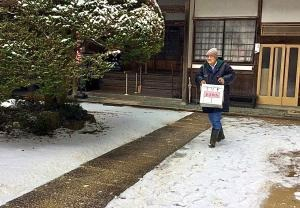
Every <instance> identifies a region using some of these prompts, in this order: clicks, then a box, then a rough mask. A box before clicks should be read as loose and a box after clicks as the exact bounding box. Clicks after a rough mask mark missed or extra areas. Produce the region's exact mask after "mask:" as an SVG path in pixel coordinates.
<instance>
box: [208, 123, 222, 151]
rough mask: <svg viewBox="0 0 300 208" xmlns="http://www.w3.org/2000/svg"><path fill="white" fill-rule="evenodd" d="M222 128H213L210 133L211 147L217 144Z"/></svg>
mask: <svg viewBox="0 0 300 208" xmlns="http://www.w3.org/2000/svg"><path fill="white" fill-rule="evenodd" d="M219 132H220V129H214V128H213V129H212V130H211V135H210V141H209V145H208V147H209V148H214V147H215V146H216V142H217V140H218V136H219Z"/></svg>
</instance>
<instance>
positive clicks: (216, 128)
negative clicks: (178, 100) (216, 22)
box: [196, 48, 235, 148]
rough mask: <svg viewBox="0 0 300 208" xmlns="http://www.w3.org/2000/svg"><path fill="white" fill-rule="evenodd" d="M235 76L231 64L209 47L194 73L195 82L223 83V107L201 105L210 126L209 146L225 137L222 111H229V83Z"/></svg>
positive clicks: (212, 146)
mask: <svg viewBox="0 0 300 208" xmlns="http://www.w3.org/2000/svg"><path fill="white" fill-rule="evenodd" d="M234 78H235V73H234V71H233V69H232V68H231V66H230V65H229V64H227V63H225V62H224V61H223V60H222V59H221V58H218V50H217V49H216V48H211V49H210V50H208V51H207V53H206V62H205V63H204V64H203V66H201V68H200V70H199V72H198V73H197V75H196V83H197V84H200V85H201V84H215V85H224V102H223V108H208V107H203V108H202V110H203V112H204V113H208V118H209V121H210V123H211V126H212V131H211V136H210V142H209V145H208V146H209V147H210V148H214V147H215V145H216V142H220V141H221V140H222V139H225V136H224V132H223V128H222V124H221V119H222V112H228V111H229V85H230V84H231V83H232V81H233V80H234Z"/></svg>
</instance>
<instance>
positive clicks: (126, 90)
mask: <svg viewBox="0 0 300 208" xmlns="http://www.w3.org/2000/svg"><path fill="white" fill-rule="evenodd" d="M125 95H128V75H127V72H125Z"/></svg>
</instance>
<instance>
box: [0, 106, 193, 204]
mask: <svg viewBox="0 0 300 208" xmlns="http://www.w3.org/2000/svg"><path fill="white" fill-rule="evenodd" d="M82 106H83V107H84V108H85V109H87V110H88V111H90V112H93V114H94V115H95V118H96V120H97V121H98V122H102V123H104V125H105V127H107V128H105V129H104V131H103V132H100V133H97V134H81V133H79V132H68V131H65V130H59V131H57V133H56V134H55V135H54V136H53V137H52V138H50V137H36V136H34V137H33V136H32V135H23V136H22V138H8V137H7V136H5V135H4V134H3V133H1V132H0V205H2V204H5V203H6V202H8V201H10V200H12V199H14V198H16V197H18V196H21V195H23V194H25V193H27V192H29V191H31V190H33V189H34V188H36V187H38V186H40V185H42V184H45V183H46V182H48V181H50V180H52V179H54V178H57V177H58V176H60V175H62V174H64V173H66V172H69V171H71V170H73V169H75V168H77V167H79V166H80V165H81V164H82V163H84V162H86V161H89V160H91V159H93V158H96V157H98V156H100V155H102V154H104V153H106V152H108V151H110V150H112V149H114V148H117V147H119V146H121V145H123V144H125V143H128V142H130V141H133V140H135V139H137V138H139V137H142V136H144V135H146V134H148V133H150V132H152V131H154V130H156V129H158V128H161V127H163V126H165V125H167V124H170V123H173V122H175V121H176V120H179V119H180V118H183V117H185V116H187V115H189V114H190V113H189V112H175V111H168V110H153V109H142V108H133V107H113V106H103V105H101V104H88V103H84V104H82Z"/></svg>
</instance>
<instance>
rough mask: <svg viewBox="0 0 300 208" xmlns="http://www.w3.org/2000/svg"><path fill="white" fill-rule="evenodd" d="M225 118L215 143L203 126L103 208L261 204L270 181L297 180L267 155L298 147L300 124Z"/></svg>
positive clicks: (207, 207)
mask: <svg viewBox="0 0 300 208" xmlns="http://www.w3.org/2000/svg"><path fill="white" fill-rule="evenodd" d="M223 123H224V125H223V126H224V131H225V136H226V139H225V140H224V141H222V142H221V143H219V144H218V145H217V147H216V148H215V149H210V148H208V146H207V144H208V138H209V136H210V130H207V131H205V132H203V133H202V134H200V135H199V136H198V137H196V138H195V139H194V140H192V141H191V142H190V143H188V144H187V145H185V146H184V147H183V148H182V149H180V150H178V151H177V152H175V153H174V154H172V155H171V156H170V157H168V158H167V159H166V160H165V161H163V162H162V163H161V164H160V165H159V166H157V167H156V168H155V169H154V170H153V171H151V172H149V173H147V174H146V175H145V176H144V177H143V178H142V179H141V180H140V181H139V182H138V183H136V184H135V185H134V186H132V187H130V188H128V189H127V190H126V191H125V192H123V193H122V194H121V195H120V196H118V197H116V198H115V199H114V200H112V201H111V202H110V203H109V204H108V205H107V207H106V208H133V207H134V208H144V207H145V208H178V207H187V208H241V207H242V208H259V207H260V204H261V203H262V201H263V199H264V198H266V197H267V195H268V189H269V187H270V186H271V184H272V183H281V184H283V185H285V186H292V185H295V184H297V183H298V184H299V183H300V181H299V177H292V178H286V177H284V176H282V175H280V173H279V171H278V167H275V166H274V165H273V164H271V163H270V162H269V160H268V158H269V155H270V154H272V153H278V152H286V151H293V150H294V151H295V150H298V151H299V150H300V126H278V125H274V124H270V123H267V122H265V121H263V120H258V119H253V118H233V117H225V118H224V119H223ZM287 162H288V161H287ZM299 171H300V170H298V172H299ZM298 196H299V192H296V193H295V197H298ZM298 198H299V197H298Z"/></svg>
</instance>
